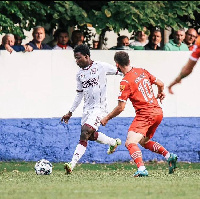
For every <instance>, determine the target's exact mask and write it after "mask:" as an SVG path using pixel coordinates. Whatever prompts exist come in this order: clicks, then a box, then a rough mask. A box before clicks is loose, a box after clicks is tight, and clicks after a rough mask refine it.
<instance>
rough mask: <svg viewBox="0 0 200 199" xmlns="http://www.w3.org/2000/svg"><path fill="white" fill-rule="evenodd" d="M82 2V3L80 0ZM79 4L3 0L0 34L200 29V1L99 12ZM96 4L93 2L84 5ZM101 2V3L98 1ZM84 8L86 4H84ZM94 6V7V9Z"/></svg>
mask: <svg viewBox="0 0 200 199" xmlns="http://www.w3.org/2000/svg"><path fill="white" fill-rule="evenodd" d="M79 2H80V1H79ZM77 3H78V1H1V2H0V10H1V13H0V34H3V33H13V34H19V35H20V36H23V30H27V31H29V30H30V29H31V28H32V27H34V26H36V25H42V26H44V25H47V24H48V25H49V26H48V27H49V29H48V30H46V31H47V33H50V32H51V31H52V30H53V29H55V28H57V27H65V28H66V27H72V26H78V27H82V29H84V30H85V31H88V29H87V24H88V23H89V24H92V26H93V27H95V28H96V30H97V33H99V34H100V33H102V32H103V33H105V31H107V30H113V31H114V32H116V33H119V32H120V30H124V29H128V31H129V32H132V31H137V30H142V28H143V27H144V26H146V27H148V28H149V27H150V28H151V27H155V26H156V27H161V28H163V29H164V28H167V27H171V28H173V29H178V28H179V27H188V26H189V25H192V26H193V27H195V28H199V27H200V21H199V20H198V19H199V17H200V14H199V13H200V1H107V2H106V3H105V2H104V3H103V4H101V7H100V9H95V7H94V8H92V9H87V10H86V7H87V6H85V5H84V6H82V7H81V6H79V4H77ZM86 3H88V4H89V5H90V4H91V5H93V4H94V2H90V1H88V2H85V3H84V4H86ZM97 3H98V2H97ZM82 5H83V4H82ZM91 7H92V6H91Z"/></svg>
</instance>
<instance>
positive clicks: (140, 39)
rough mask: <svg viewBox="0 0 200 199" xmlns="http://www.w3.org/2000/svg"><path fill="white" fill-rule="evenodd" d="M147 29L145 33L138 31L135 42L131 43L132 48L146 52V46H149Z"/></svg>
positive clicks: (144, 29)
mask: <svg viewBox="0 0 200 199" xmlns="http://www.w3.org/2000/svg"><path fill="white" fill-rule="evenodd" d="M146 31H147V28H146V27H144V28H143V31H137V32H136V33H135V41H133V42H131V43H130V47H131V48H134V49H135V50H144V46H145V45H146V44H148V42H149V40H148V35H147V34H146Z"/></svg>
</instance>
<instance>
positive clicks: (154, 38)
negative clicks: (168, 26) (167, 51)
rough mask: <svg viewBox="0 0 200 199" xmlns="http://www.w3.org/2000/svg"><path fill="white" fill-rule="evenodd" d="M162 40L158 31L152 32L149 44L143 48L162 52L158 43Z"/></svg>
mask: <svg viewBox="0 0 200 199" xmlns="http://www.w3.org/2000/svg"><path fill="white" fill-rule="evenodd" d="M161 40H162V34H161V31H160V30H153V31H152V32H151V34H150V35H149V43H148V44H146V45H145V46H144V49H145V50H162V49H161V47H160V46H159V45H160V42H161Z"/></svg>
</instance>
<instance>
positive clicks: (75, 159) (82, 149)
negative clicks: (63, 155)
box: [71, 144, 86, 169]
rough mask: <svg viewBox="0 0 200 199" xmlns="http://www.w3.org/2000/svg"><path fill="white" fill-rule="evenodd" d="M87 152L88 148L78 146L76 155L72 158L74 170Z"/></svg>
mask: <svg viewBox="0 0 200 199" xmlns="http://www.w3.org/2000/svg"><path fill="white" fill-rule="evenodd" d="M85 151H86V147H84V146H83V145H82V144H78V145H77V146H76V149H75V151H74V155H73V157H72V161H71V164H72V169H73V168H74V167H75V166H76V163H77V162H78V161H79V160H80V158H81V157H82V156H83V154H84V153H85Z"/></svg>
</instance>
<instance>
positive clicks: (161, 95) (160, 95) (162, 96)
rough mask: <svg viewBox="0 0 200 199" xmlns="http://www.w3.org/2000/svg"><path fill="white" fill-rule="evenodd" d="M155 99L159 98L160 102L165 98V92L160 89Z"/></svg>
mask: <svg viewBox="0 0 200 199" xmlns="http://www.w3.org/2000/svg"><path fill="white" fill-rule="evenodd" d="M156 98H157V99H160V103H161V104H162V100H164V98H165V93H164V92H163V91H162V92H161V93H158V95H157V97H156Z"/></svg>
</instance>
